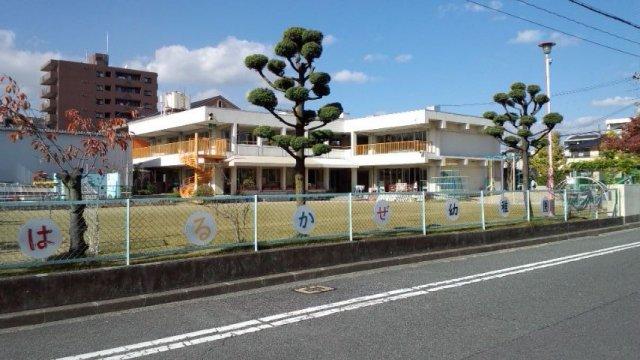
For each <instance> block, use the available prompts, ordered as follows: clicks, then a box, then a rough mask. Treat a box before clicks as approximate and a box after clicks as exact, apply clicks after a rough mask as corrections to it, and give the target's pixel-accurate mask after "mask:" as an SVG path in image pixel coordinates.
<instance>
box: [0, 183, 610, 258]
mask: <svg viewBox="0 0 640 360" xmlns="http://www.w3.org/2000/svg"><path fill="white" fill-rule="evenodd" d="M551 195H552V196H551ZM527 203H528V204H529V206H527V205H526V204H527ZM619 203H620V202H619V199H618V193H617V192H616V191H615V190H609V191H607V192H604V193H599V194H598V193H592V192H584V191H582V192H578V191H568V190H567V191H564V190H562V191H556V192H555V193H553V194H549V192H547V191H544V190H539V191H529V192H526V191H525V192H487V193H485V192H480V191H478V192H455V193H453V192H448V193H445V192H442V193H432V192H406V193H400V192H391V193H370V194H369V193H353V194H343V193H341V194H325V193H323V194H305V195H293V194H281V195H253V196H214V197H207V198H192V199H181V198H169V197H165V198H133V199H116V200H87V201H81V202H71V201H40V202H30V201H11V202H0V269H14V268H37V267H41V266H45V265H51V264H69V263H76V262H86V263H89V264H93V265H95V266H108V265H113V263H114V262H115V263H116V264H120V265H122V264H127V265H128V264H130V263H131V262H140V261H149V260H162V259H166V258H172V257H174V258H175V257H176V255H180V254H182V255H181V256H185V255H187V256H198V255H202V254H207V253H212V252H220V251H230V250H233V249H245V250H246V249H250V250H255V251H258V250H260V249H265V248H269V247H273V246H281V245H284V244H293V243H298V244H299V243H308V242H313V241H320V240H331V241H352V240H354V239H355V240H358V239H365V238H371V237H385V236H391V235H403V234H421V233H422V234H427V233H431V232H438V231H446V230H455V229H463V228H480V229H484V228H486V227H490V226H498V225H506V224H516V223H524V222H527V221H540V220H542V221H544V220H555V221H562V220H565V221H566V220H569V219H571V218H588V219H593V218H603V217H612V216H618V215H619V210H618V207H619ZM79 209H82V210H83V216H82V219H84V223H83V222H80V223H79V222H78V221H74V216H75V215H74V212H75V213H76V215H77V214H78V211H79ZM74 224H75V227H74ZM78 224H81V225H82V224H86V226H84V225H83V226H84V227H85V228H86V229H85V232H84V236H83V238H84V241H85V242H86V243H87V246H88V249H87V251H86V252H85V253H84V254H83V255H82V256H78V254H77V253H73V252H70V251H69V249H70V244H71V243H72V241H71V240H72V238H78V236H76V237H73V236H72V235H73V233H74V232H76V231H74V229H75V230H77V226H78Z"/></svg>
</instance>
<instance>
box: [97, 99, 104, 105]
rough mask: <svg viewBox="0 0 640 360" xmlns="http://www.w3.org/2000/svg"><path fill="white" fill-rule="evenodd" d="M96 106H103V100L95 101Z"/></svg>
mask: <svg viewBox="0 0 640 360" xmlns="http://www.w3.org/2000/svg"><path fill="white" fill-rule="evenodd" d="M96 105H104V99H96Z"/></svg>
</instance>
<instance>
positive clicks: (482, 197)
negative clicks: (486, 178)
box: [480, 190, 487, 230]
mask: <svg viewBox="0 0 640 360" xmlns="http://www.w3.org/2000/svg"><path fill="white" fill-rule="evenodd" d="M480 221H481V222H482V230H487V225H486V223H485V221H484V191H482V190H480Z"/></svg>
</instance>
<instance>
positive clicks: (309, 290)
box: [293, 285, 335, 294]
mask: <svg viewBox="0 0 640 360" xmlns="http://www.w3.org/2000/svg"><path fill="white" fill-rule="evenodd" d="M333 290H335V288H332V287H328V286H324V285H309V286H304V287H301V288H297V289H293V291H295V292H299V293H301V294H319V293H323V292H327V291H333Z"/></svg>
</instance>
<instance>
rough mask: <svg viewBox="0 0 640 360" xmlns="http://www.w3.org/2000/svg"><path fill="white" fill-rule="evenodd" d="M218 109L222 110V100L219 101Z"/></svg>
mask: <svg viewBox="0 0 640 360" xmlns="http://www.w3.org/2000/svg"><path fill="white" fill-rule="evenodd" d="M218 107H219V108H221V107H222V100H218Z"/></svg>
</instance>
